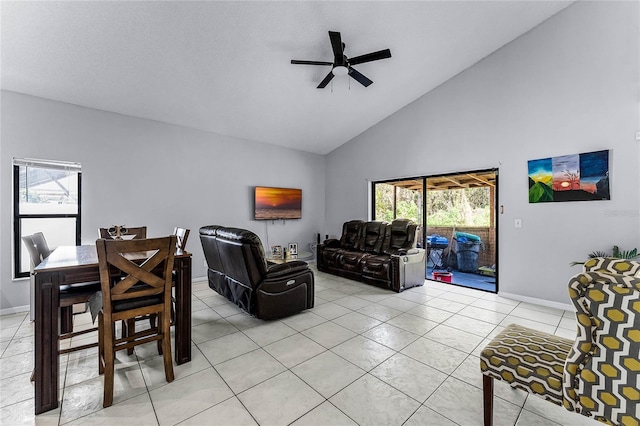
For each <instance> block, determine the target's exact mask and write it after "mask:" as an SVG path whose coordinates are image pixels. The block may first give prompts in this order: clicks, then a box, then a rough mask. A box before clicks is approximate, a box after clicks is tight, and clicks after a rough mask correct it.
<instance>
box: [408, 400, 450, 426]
mask: <svg viewBox="0 0 640 426" xmlns="http://www.w3.org/2000/svg"><path fill="white" fill-rule="evenodd" d="M425 425H437V426H457V423H454V422H452V421H451V420H449V419H447V418H446V417H444V416H442V415H440V414H438V413H436V412H435V411H433V410H432V409H430V408H427V407H425V406H424V405H423V406H421V407H420V408H418V410H417V411H416V412H415V413H414V414H413V416H411V417H410V418H409V420H407V421H406V423H404V424H403V425H402V426H425Z"/></svg>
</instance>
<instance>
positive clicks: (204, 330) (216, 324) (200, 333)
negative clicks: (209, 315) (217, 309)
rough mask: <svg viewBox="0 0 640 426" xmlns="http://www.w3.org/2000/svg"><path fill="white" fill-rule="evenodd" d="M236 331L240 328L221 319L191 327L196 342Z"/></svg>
mask: <svg viewBox="0 0 640 426" xmlns="http://www.w3.org/2000/svg"><path fill="white" fill-rule="evenodd" d="M236 331H238V329H237V328H235V327H234V326H233V325H231V324H229V322H228V321H226V320H224V319H220V320H216V321H211V322H207V323H204V324H200V325H196V326H193V327H191V340H193V341H194V343H202V342H206V341H207V340H213V339H217V338H218V337H222V336H226V335H227V334H231V333H235V332H236Z"/></svg>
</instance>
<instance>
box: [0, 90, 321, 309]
mask: <svg viewBox="0 0 640 426" xmlns="http://www.w3.org/2000/svg"><path fill="white" fill-rule="evenodd" d="M1 107H2V109H1V111H2V129H1V141H2V145H1V146H0V155H1V159H0V163H1V164H2V169H0V171H1V173H2V175H1V176H2V179H1V181H2V183H1V186H0V199H2V200H3V203H2V205H1V207H0V208H1V210H0V235H3V236H5V238H2V239H0V241H2V243H1V246H0V262H1V271H0V284H1V285H0V312H3V311H4V312H8V310H11V309H16V308H19V307H23V306H25V305H28V304H29V298H28V293H29V292H28V282H27V281H24V280H21V281H13V280H12V259H13V258H12V241H11V238H9V236H10V235H12V231H11V226H12V211H11V208H12V207H11V205H12V204H11V202H10V200H11V199H12V198H11V197H12V176H11V173H12V168H11V159H12V157H28V158H41V159H53V160H65V161H76V162H80V163H81V164H82V197H83V199H82V242H83V244H92V243H95V239H96V235H97V228H98V227H100V226H109V225H113V224H126V225H128V226H138V225H147V226H148V234H149V236H162V235H168V234H170V233H171V232H172V231H173V228H174V226H182V227H187V228H190V229H191V236H190V238H189V241H188V244H187V249H188V250H189V251H192V252H193V276H194V277H204V276H205V275H206V273H205V268H204V255H203V253H202V248H201V246H200V240H199V236H198V229H199V228H200V227H201V226H204V225H213V224H218V225H225V226H237V227H240V228H246V229H250V230H252V231H254V232H255V233H257V234H258V235H259V236H260V238H261V239H262V241H263V244H264V245H265V246H266V245H267V241H266V236H267V231H268V236H269V241H268V243H269V244H271V245H273V244H282V245H285V244H288V243H289V242H297V243H298V244H299V250H308V249H309V246H308V244H309V243H311V242H315V233H316V232H319V231H321V229H322V228H323V224H324V197H325V164H324V162H325V157H324V156H321V155H317V154H309V153H304V152H300V151H295V150H290V149H284V148H280V147H276V146H273V145H267V144H261V143H256V142H249V141H245V140H240V139H235V138H231V137H226V136H221V135H217V134H212V133H207V132H201V131H197V130H192V129H188V128H184V127H179V126H173V125H168V124H164V123H159V122H154V121H150V120H143V119H137V118H133V117H128V116H124V115H119V114H113V113H108V112H104V111H97V110H92V109H88V108H82V107H78V106H74V105H69V104H64V103H60V102H55V101H50V100H45V99H41V98H36V97H32V96H26V95H22V94H17V93H13V92H6V91H3V92H2V99H1ZM256 185H262V186H279V187H294V188H302V197H303V201H302V219H301V220H290V221H286V222H285V223H284V224H283V222H282V221H279V222H275V224H272V222H271V221H254V220H253V219H252V217H253V187H254V186H256ZM267 228H268V229H267Z"/></svg>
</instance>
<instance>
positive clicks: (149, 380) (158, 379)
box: [140, 346, 211, 390]
mask: <svg viewBox="0 0 640 426" xmlns="http://www.w3.org/2000/svg"><path fill="white" fill-rule="evenodd" d="M208 368H211V364H210V363H209V361H208V360H207V359H206V358H205V357H204V355H203V354H202V353H201V352H200V350H199V349H198V348H197V347H196V346H191V361H190V362H186V363H184V364H181V365H177V364H176V361H175V359H174V360H173V375H174V378H175V380H179V379H182V378H185V377H187V376H190V375H192V374H198V373H199V372H201V371H203V370H206V369H208ZM140 369H141V370H142V376H143V377H144V381H145V383H146V384H147V389H149V390H152V389H155V388H158V387H160V386H164V385H166V384H167V378H166V376H165V372H164V358H163V357H162V356H161V355H158V356H156V357H155V358H150V359H146V360H144V361H142V362H140Z"/></svg>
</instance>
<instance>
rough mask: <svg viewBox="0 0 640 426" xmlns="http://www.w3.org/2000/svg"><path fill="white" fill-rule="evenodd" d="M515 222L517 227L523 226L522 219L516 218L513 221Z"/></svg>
mask: <svg viewBox="0 0 640 426" xmlns="http://www.w3.org/2000/svg"><path fill="white" fill-rule="evenodd" d="M513 224H514V225H515V227H516V228H522V219H515V220H514V221H513Z"/></svg>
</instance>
